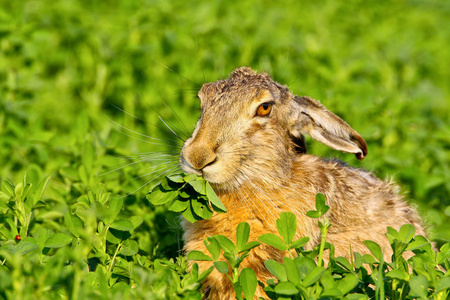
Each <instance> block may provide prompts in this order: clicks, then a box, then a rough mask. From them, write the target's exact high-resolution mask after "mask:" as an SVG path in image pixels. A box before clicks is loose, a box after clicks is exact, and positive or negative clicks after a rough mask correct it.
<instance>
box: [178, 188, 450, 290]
mask: <svg viewBox="0 0 450 300" xmlns="http://www.w3.org/2000/svg"><path fill="white" fill-rule="evenodd" d="M327 211H328V206H326V205H325V198H324V196H323V195H322V194H318V195H317V196H316V210H315V211H309V212H308V213H307V215H308V216H310V217H313V218H322V221H320V222H319V223H318V224H319V225H318V226H319V228H320V229H321V236H322V240H321V243H320V244H319V245H317V247H316V248H315V249H313V250H309V251H306V250H304V249H303V248H302V246H304V245H305V244H306V243H307V242H308V241H309V238H307V237H303V238H300V239H297V240H295V241H294V240H293V237H294V235H295V233H296V229H297V224H296V219H295V215H294V214H292V213H290V212H282V213H281V214H280V217H279V219H278V220H277V222H276V225H277V230H278V234H279V235H275V234H264V235H261V236H259V238H258V240H259V241H260V242H263V243H265V244H267V245H270V246H272V247H274V248H276V249H279V250H282V251H287V252H286V254H288V255H289V256H286V257H284V258H283V261H282V262H279V261H275V260H270V259H269V260H267V261H265V262H264V265H265V267H266V268H267V270H269V271H270V273H272V275H273V276H274V279H269V280H268V281H267V283H261V282H260V284H261V285H263V286H265V287H264V291H265V292H266V295H267V297H269V298H270V299H324V298H339V299H341V298H344V299H416V298H420V299H429V298H432V299H447V297H448V296H449V295H450V280H449V274H450V273H449V272H450V271H448V270H449V268H448V267H449V263H450V243H447V244H445V245H444V246H443V247H442V248H441V249H440V251H439V252H438V254H437V255H435V252H434V250H433V248H432V245H431V244H430V243H429V242H428V241H427V240H426V239H425V238H424V237H422V236H420V235H417V236H415V235H414V234H415V229H414V227H413V226H412V225H410V224H407V225H404V226H402V227H401V229H400V231H398V232H397V231H396V230H395V229H393V228H388V232H387V234H386V235H387V238H388V239H389V241H390V243H391V246H392V249H393V250H394V254H393V255H392V262H385V261H384V260H383V252H382V250H381V248H380V246H379V245H378V244H376V243H374V242H372V241H365V242H364V243H365V245H366V246H367V248H368V250H369V251H370V253H371V254H372V255H369V254H364V255H361V254H360V253H357V252H354V253H353V254H352V256H353V257H352V259H351V261H349V260H347V259H346V258H344V257H334V247H333V245H331V244H328V243H326V241H325V238H326V233H327V230H328V228H329V227H330V226H331V224H330V223H329V221H328V220H327V219H326V217H324V214H325V213H326V212H327ZM249 232H250V226H249V225H248V224H247V223H241V224H239V225H238V227H237V232H236V245H235V244H233V242H232V241H231V240H229V239H228V238H226V237H224V236H222V235H217V236H213V237H209V238H207V239H206V240H205V241H204V243H205V245H206V247H207V249H208V251H209V253H210V254H211V256H209V255H206V254H204V253H202V252H200V251H191V252H189V253H188V255H187V259H190V260H197V261H211V262H213V265H214V267H215V268H216V269H217V270H218V271H219V272H221V273H223V274H228V273H229V272H230V268H229V266H230V267H231V274H232V275H231V276H230V275H228V277H229V279H230V280H231V282H232V283H233V288H234V290H235V292H236V298H237V299H252V298H253V296H254V292H255V290H256V286H257V279H256V276H255V273H254V272H253V271H252V270H251V269H248V268H243V269H241V268H239V266H240V264H241V263H242V262H243V261H244V260H245V258H246V257H247V256H248V255H249V251H251V249H253V248H255V247H258V246H259V245H260V243H258V242H250V243H248V236H249ZM221 249H222V250H223V253H222V254H223V256H224V257H225V259H226V261H227V262H225V261H222V260H220V253H221V251H220V250H221ZM292 249H295V250H296V254H297V255H296V256H295V257H294V255H293V253H292V251H290V250H292ZM325 249H329V264H328V266H324V265H323V254H324V250H325ZM405 251H413V253H414V254H415V255H414V256H413V257H411V258H410V259H409V260H408V261H406V260H405V259H404V258H403V254H404V253H405ZM440 265H444V266H445V270H447V271H444V269H442V268H441V267H440ZM211 268H212V267H211ZM211 268H210V269H209V270H208V271H210V270H211ZM373 287H375V289H373ZM244 297H245V298H244Z"/></svg>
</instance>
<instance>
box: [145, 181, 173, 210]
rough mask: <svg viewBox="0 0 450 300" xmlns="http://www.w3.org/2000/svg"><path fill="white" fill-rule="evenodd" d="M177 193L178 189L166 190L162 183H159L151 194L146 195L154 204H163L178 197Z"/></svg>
mask: <svg viewBox="0 0 450 300" xmlns="http://www.w3.org/2000/svg"><path fill="white" fill-rule="evenodd" d="M177 195H178V191H166V190H164V189H163V188H162V186H161V185H157V186H156V187H155V188H154V189H153V190H152V191H151V192H150V193H149V194H147V195H146V198H147V200H148V201H150V203H152V204H153V205H162V204H165V203H167V202H170V201H172V200H173V199H175V198H176V197H177Z"/></svg>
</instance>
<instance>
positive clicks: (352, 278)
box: [338, 274, 359, 295]
mask: <svg viewBox="0 0 450 300" xmlns="http://www.w3.org/2000/svg"><path fill="white" fill-rule="evenodd" d="M358 283H359V279H358V276H356V275H355V274H347V275H346V276H345V277H344V278H343V279H341V280H339V284H338V289H339V290H340V291H341V292H342V294H343V295H345V294H347V293H350V292H351V291H352V290H353V289H354V288H355V287H356V286H357V285H358Z"/></svg>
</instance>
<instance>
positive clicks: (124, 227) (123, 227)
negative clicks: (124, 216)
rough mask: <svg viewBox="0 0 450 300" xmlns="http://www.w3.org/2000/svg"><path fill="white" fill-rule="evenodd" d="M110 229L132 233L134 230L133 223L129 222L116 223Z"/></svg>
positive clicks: (118, 221)
mask: <svg viewBox="0 0 450 300" xmlns="http://www.w3.org/2000/svg"><path fill="white" fill-rule="evenodd" d="M109 227H110V228H113V229H116V230H120V231H131V230H133V229H134V226H133V223H131V221H128V220H117V221H114V222H113V223H112V224H111V225H109Z"/></svg>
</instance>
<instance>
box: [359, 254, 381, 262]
mask: <svg viewBox="0 0 450 300" xmlns="http://www.w3.org/2000/svg"><path fill="white" fill-rule="evenodd" d="M362 261H363V263H365V264H375V263H377V260H376V259H375V258H374V257H373V256H372V255H369V254H364V255H363V257H362Z"/></svg>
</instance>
